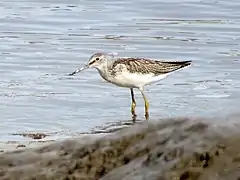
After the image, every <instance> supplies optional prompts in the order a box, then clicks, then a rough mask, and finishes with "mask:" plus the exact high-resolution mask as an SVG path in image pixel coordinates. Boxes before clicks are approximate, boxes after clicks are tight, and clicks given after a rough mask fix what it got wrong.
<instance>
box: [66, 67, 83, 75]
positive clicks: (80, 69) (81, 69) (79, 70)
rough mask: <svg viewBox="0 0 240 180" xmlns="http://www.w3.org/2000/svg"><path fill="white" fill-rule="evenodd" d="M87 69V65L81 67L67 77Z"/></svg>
mask: <svg viewBox="0 0 240 180" xmlns="http://www.w3.org/2000/svg"><path fill="white" fill-rule="evenodd" d="M87 68H88V65H86V66H83V67H81V68H79V69H77V70H76V71H74V72H72V73H70V74H68V75H69V76H73V75H74V74H77V73H79V72H81V71H83V70H85V69H87Z"/></svg>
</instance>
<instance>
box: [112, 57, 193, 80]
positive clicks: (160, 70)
mask: <svg viewBox="0 0 240 180" xmlns="http://www.w3.org/2000/svg"><path fill="white" fill-rule="evenodd" d="M190 64H191V61H156V60H151V59H144V58H119V59H117V60H116V61H115V62H114V63H113V65H112V69H113V72H114V69H115V71H117V70H119V69H118V68H116V67H117V66H118V65H124V66H126V68H127V70H128V71H129V72H131V73H140V74H148V73H153V74H154V75H156V76H157V75H161V74H166V73H170V72H173V71H176V70H178V69H181V68H183V67H186V66H189V65H190Z"/></svg>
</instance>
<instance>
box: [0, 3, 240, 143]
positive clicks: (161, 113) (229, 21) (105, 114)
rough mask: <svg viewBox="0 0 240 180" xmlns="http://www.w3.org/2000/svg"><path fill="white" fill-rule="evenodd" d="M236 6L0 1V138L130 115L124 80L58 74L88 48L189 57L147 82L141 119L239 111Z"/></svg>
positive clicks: (82, 59) (79, 127) (239, 15)
mask: <svg viewBox="0 0 240 180" xmlns="http://www.w3.org/2000/svg"><path fill="white" fill-rule="evenodd" d="M67 2H68V3H69V4H67ZM239 8H240V1H238V0H229V1H224V0H219V1H217V0H214V1H213V0H211V1H210V0H202V1H197V0H183V1H176V0H171V1H166V0H165V1H161V2H160V1H157V0H149V1H143V0H138V1H135V0H127V1H126V0H123V1H119V2H118V1H110V0H103V1H84V0H80V1H76V0H70V1H63V0H55V1H50V0H46V1H39V0H32V1H29V0H25V1H24V0H15V1H13V0H10V1H3V2H0V12H1V13H0V14H1V16H0V40H1V45H0V73H1V79H0V88H1V92H0V102H1V106H0V114H1V119H0V122H1V126H0V141H3V140H4V141H5V140H12V139H14V140H15V139H16V137H13V136H11V134H12V133H18V132H25V131H34V132H49V133H53V132H61V133H63V134H64V133H65V132H66V133H69V132H87V131H89V130H90V129H92V128H94V127H96V126H101V125H104V124H107V123H111V122H113V123H114V122H121V121H129V120H131V115H130V111H129V109H130V98H129V97H130V91H129V90H128V89H124V88H118V87H116V86H114V85H111V84H108V83H106V82H105V81H104V80H102V79H101V78H100V76H99V74H98V73H97V71H96V70H87V71H85V72H83V73H81V74H78V75H77V76H74V77H68V76H66V75H67V74H68V73H70V72H72V71H73V70H75V69H76V68H78V67H80V66H81V65H83V64H84V63H86V62H87V60H88V58H89V57H90V56H91V55H92V54H93V53H95V52H97V51H106V52H117V53H118V54H119V56H141V57H148V58H156V59H166V60H192V61H193V65H192V66H191V67H190V68H188V69H184V70H183V71H180V72H178V73H176V74H173V75H171V76H169V77H168V78H167V79H165V80H164V81H161V82H159V83H157V84H155V85H151V86H148V87H147V88H146V95H147V97H148V98H149V102H150V120H151V119H157V118H159V117H171V116H216V115H227V114H229V113H234V112H238V110H239V106H238V105H239V103H238V102H239V100H240V93H239V87H240V80H239V77H240V71H239V68H240V65H239V59H240V51H239V43H240V11H239ZM136 93H137V94H136V99H137V109H136V111H137V114H138V118H139V119H140V120H144V106H143V99H142V97H141V95H140V93H139V92H136Z"/></svg>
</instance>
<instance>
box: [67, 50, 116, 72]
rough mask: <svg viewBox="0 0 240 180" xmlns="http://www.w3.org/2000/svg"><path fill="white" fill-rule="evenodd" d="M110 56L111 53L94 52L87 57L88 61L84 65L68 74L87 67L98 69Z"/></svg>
mask: <svg viewBox="0 0 240 180" xmlns="http://www.w3.org/2000/svg"><path fill="white" fill-rule="evenodd" d="M112 56H113V54H106V53H95V54H93V55H92V56H91V57H90V58H89V60H88V63H87V64H86V65H85V66H83V67H81V68H79V69H77V70H76V71H74V72H72V73H70V74H69V75H74V74H76V73H79V72H81V71H83V70H85V69H88V68H97V69H100V68H101V67H102V66H103V65H105V64H107V60H108V59H109V58H110V57H112Z"/></svg>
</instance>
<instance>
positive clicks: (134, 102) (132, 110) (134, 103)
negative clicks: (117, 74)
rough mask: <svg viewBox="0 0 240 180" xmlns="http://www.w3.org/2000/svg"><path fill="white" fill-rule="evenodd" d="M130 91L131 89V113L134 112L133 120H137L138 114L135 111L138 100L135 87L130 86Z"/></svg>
mask: <svg viewBox="0 0 240 180" xmlns="http://www.w3.org/2000/svg"><path fill="white" fill-rule="evenodd" d="M130 91H131V97H132V105H131V113H132V117H133V120H134V121H135V120H136V116H137V115H136V113H135V107H136V101H135V98H134V93H133V88H130Z"/></svg>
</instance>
